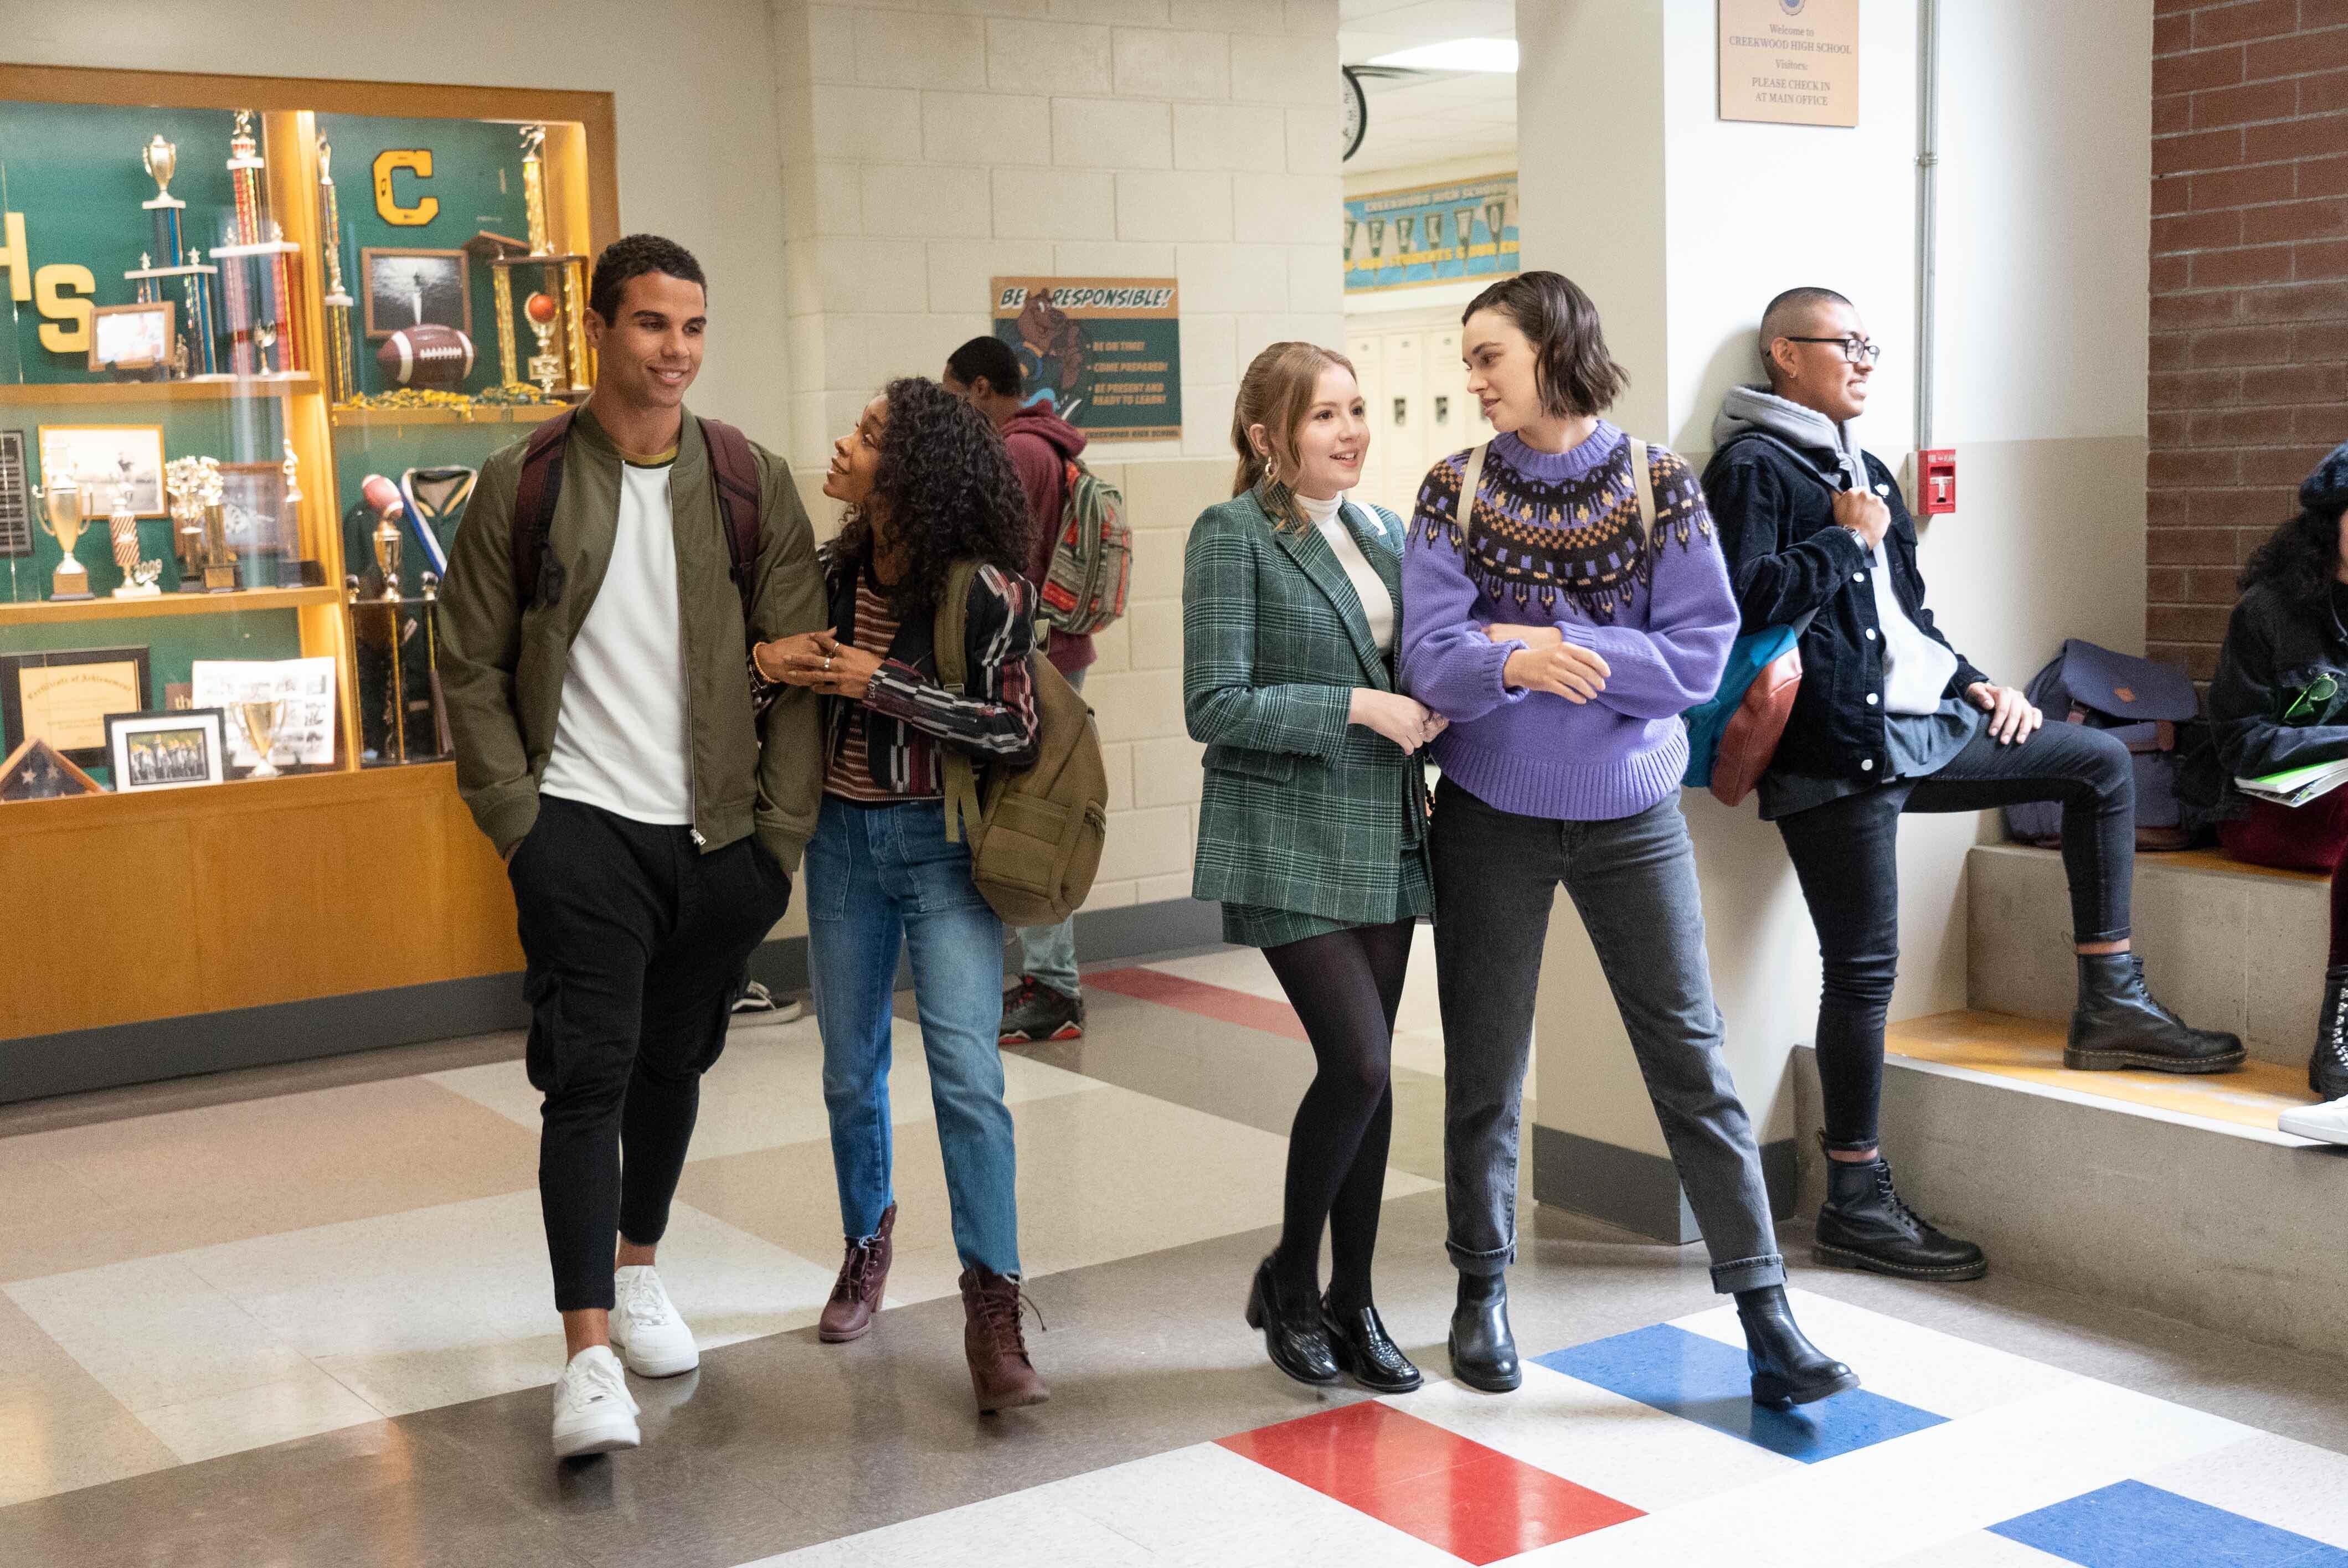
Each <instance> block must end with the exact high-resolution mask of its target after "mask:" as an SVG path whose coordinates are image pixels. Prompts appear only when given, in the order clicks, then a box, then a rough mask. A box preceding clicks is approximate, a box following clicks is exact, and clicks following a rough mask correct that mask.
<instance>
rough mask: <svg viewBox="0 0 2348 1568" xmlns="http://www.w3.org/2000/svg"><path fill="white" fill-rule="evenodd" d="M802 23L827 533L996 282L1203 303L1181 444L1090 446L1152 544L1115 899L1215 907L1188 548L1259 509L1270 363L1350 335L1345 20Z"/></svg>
mask: <svg viewBox="0 0 2348 1568" xmlns="http://www.w3.org/2000/svg"><path fill="white" fill-rule="evenodd" d="M772 5H773V11H774V17H775V48H776V57H777V61H778V74H779V77H780V86H779V90H778V100H777V108H778V114H779V117H780V119H781V122H782V124H781V130H782V138H781V141H782V151H783V161H784V168H783V171H782V191H783V211H784V228H785V236H786V239H785V247H784V254H783V256H782V257H781V259H780V266H779V269H778V270H779V272H780V274H781V282H782V287H783V292H784V295H785V299H786V301H787V307H786V308H787V311H788V316H789V330H788V334H787V339H788V365H789V376H790V382H791V396H790V409H791V431H790V452H791V458H792V462H793V465H794V467H795V469H796V470H797V472H796V474H795V477H796V478H797V479H798V482H799V488H800V493H801V495H802V497H804V498H805V499H806V501H807V503H808V508H809V510H810V512H811V513H812V514H813V515H814V516H815V518H817V523H818V529H819V532H820V533H829V531H830V528H831V527H832V526H833V524H834V522H835V512H836V508H834V507H832V505H831V503H829V501H826V500H824V499H823V498H822V497H821V496H820V494H819V484H820V474H819V470H820V469H821V467H822V466H823V464H824V462H825V461H826V459H827V457H828V456H829V446H830V442H831V440H832V438H833V437H834V436H838V435H839V434H840V433H841V432H842V431H844V430H845V429H847V428H848V426H849V425H850V424H851V423H852V422H853V419H854V416H855V413H856V411H857V410H858V409H860V408H861V407H862V406H863V405H864V403H865V401H866V399H868V398H869V397H870V395H872V393H873V391H874V390H876V389H877V388H878V387H879V386H880V384H881V383H882V382H884V381H886V380H887V379H888V378H889V377H891V376H892V375H902V374H936V373H937V372H938V370H939V369H940V368H942V365H943V364H944V363H945V356H946V355H947V354H949V353H951V352H952V351H953V349H954V347H955V346H956V345H957V344H959V343H962V342H963V339H965V338H968V337H971V336H973V335H975V334H977V333H983V332H985V331H986V330H988V309H989V305H990V300H989V296H988V289H987V283H988V280H989V279H990V278H993V277H994V276H996V275H998V274H1016V273H1056V274H1059V275H1063V276H1103V275H1106V276H1126V277H1169V276H1170V277H1173V278H1175V279H1176V280H1177V281H1178V282H1179V285H1180V289H1181V314H1182V403H1183V436H1182V441H1181V443H1180V444H1179V446H1176V445H1174V444H1172V443H1153V444H1147V445H1144V444H1123V445H1101V446H1095V447H1094V448H1093V450H1092V452H1091V453H1090V454H1089V456H1090V458H1091V461H1092V463H1093V466H1094V467H1095V468H1096V469H1097V471H1099V472H1100V473H1101V474H1102V476H1103V477H1105V478H1107V479H1108V480H1109V481H1110V482H1112V483H1114V484H1117V485H1119V486H1121V487H1123V489H1124V490H1125V494H1126V498H1127V502H1128V509H1129V513H1130V520H1131V522H1132V524H1133V526H1134V528H1135V543H1134V573H1133V583H1132V590H1131V599H1130V603H1129V606H1128V613H1127V615H1126V617H1125V619H1124V620H1120V621H1119V622H1117V624H1116V625H1115V626H1112V627H1111V628H1109V629H1108V630H1107V631H1105V632H1103V633H1102V634H1101V635H1100V636H1099V637H1098V638H1097V639H1096V647H1097V651H1098V653H1099V655H1100V658H1099V661H1098V662H1097V663H1096V664H1095V665H1094V666H1093V671H1092V674H1091V676H1090V678H1089V680H1088V682H1087V684H1086V697H1087V698H1088V699H1089V700H1090V701H1091V702H1092V703H1093V706H1094V708H1095V710H1096V712H1097V713H1098V714H1099V716H1100V726H1101V734H1102V740H1103V743H1104V746H1105V748H1106V752H1107V762H1108V773H1109V840H1108V849H1107V856H1106V857H1105V859H1104V861H1103V864H1102V867H1101V873H1100V878H1099V881H1098V883H1097V886H1096V887H1095V889H1094V893H1093V897H1092V899H1091V901H1090V903H1088V904H1087V905H1086V907H1087V908H1115V907H1122V906H1127V905H1131V904H1134V903H1137V902H1140V903H1149V902H1155V901H1157V900H1159V899H1165V898H1177V897H1187V896H1188V895H1189V886H1190V855H1191V849H1192V845H1193V842H1194V835H1195V833H1196V826H1197V819H1198V811H1197V805H1196V803H1197V800H1198V797H1199V785H1200V771H1199V753H1200V747H1199V746H1198V745H1197V744H1196V743H1193V742H1192V741H1191V740H1190V739H1189V736H1188V734H1187V733H1185V729H1184V724H1183V719H1182V696H1181V662H1182V613H1181V594H1182V548H1183V544H1184V541H1185V540H1186V539H1187V538H1188V537H1189V527H1190V524H1191V522H1192V520H1193V519H1194V518H1197V516H1198V514H1199V513H1200V510H1201V509H1203V508H1204V507H1208V506H1210V505H1212V504H1214V503H1215V502H1217V501H1220V500H1223V499H1225V498H1226V497H1228V496H1229V494H1230V487H1231V466H1232V459H1231V456H1230V438H1231V437H1230V429H1231V399H1232V397H1233V395H1234V393H1235V391H1236V387H1237V383H1238V380H1239V373H1240V371H1241V368H1242V367H1243V366H1244V365H1245V364H1247V362H1248V360H1250V359H1251V358H1252V357H1253V356H1254V355H1255V354H1256V353H1257V351H1258V350H1260V349H1262V347H1263V346H1264V344H1265V343H1270V342H1272V341H1274V340H1275V339H1276V338H1280V337H1286V336H1302V337H1307V338H1310V339H1312V340H1313V341H1315V342H1320V343H1330V344H1332V345H1335V344H1339V343H1342V342H1343V341H1344V315H1343V310H1344V296H1343V282H1342V262H1341V260H1340V256H1339V237H1338V232H1339V231H1338V218H1339V213H1340V210H1341V205H1342V195H1341V190H1340V186H1339V181H1338V178H1337V138H1338V117H1339V109H1338V96H1337V79H1338V78H1337V42H1336V38H1337V4H1336V0H1284V3H1283V0H889V3H888V4H886V5H849V4H826V3H819V0H772Z"/></svg>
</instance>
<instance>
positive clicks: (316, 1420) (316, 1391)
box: [139, 1368, 383, 1464]
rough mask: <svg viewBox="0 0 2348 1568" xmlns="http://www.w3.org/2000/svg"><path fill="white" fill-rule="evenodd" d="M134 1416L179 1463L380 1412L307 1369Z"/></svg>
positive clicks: (331, 1427) (314, 1431)
mask: <svg viewBox="0 0 2348 1568" xmlns="http://www.w3.org/2000/svg"><path fill="white" fill-rule="evenodd" d="M139 1419H140V1420H141V1421H144V1422H145V1423H146V1425H147V1430H149V1431H151V1432H153V1433H154V1434H155V1435H156V1436H157V1437H159V1438H160V1439H161V1440H163V1444H164V1446H165V1447H167V1448H169V1449H170V1450H171V1451H172V1452H173V1453H175V1454H177V1455H179V1456H180V1460H181V1462H183V1463H187V1464H193V1463H195V1462H196V1461H197V1460H208V1459H215V1458H218V1457H219V1456H220V1455H221V1454H232V1453H242V1452H243V1451H244V1450H247V1449H257V1448H265V1447H267V1446H268V1445H269V1444H271V1443H282V1442H284V1441H286V1440H289V1439H292V1438H306V1437H313V1436H314V1435H316V1434H317V1433H319V1432H331V1431H338V1430H341V1429H343V1428H344V1427H355V1426H357V1425H359V1424H360V1423H362V1422H364V1421H379V1420H381V1419H383V1414H382V1412H381V1411H379V1410H377V1409H376V1408H375V1407H374V1406H372V1405H370V1404H368V1403H367V1402H366V1400H365V1399H360V1398H359V1397H358V1396H357V1395H356V1394H355V1393H353V1392H351V1390H350V1389H346V1388H345V1387H344V1386H343V1385H342V1384H340V1383H338V1382H336V1381H335V1379H334V1378H330V1377H328V1376H327V1375H326V1374H325V1373H324V1372H322V1371H319V1370H317V1369H316V1368H311V1369H309V1371H308V1372H307V1373H306V1375H304V1376H301V1377H296V1378H288V1379H286V1380H285V1381H283V1382H277V1383H264V1384H263V1385H262V1386H261V1387H259V1388H257V1389H239V1390H237V1391H236V1392H235V1393H232V1394H215V1395H213V1396H212V1397H211V1399H191V1400H190V1401H188V1402H187V1403H186V1404H182V1405H163V1406H160V1407H158V1408H157V1409H151V1410H141V1411H139Z"/></svg>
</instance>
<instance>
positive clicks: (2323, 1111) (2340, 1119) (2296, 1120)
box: [2275, 1100, 2348, 1143]
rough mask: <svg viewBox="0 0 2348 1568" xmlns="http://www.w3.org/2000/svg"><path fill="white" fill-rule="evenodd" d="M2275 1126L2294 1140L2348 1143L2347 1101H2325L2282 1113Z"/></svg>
mask: <svg viewBox="0 0 2348 1568" xmlns="http://www.w3.org/2000/svg"><path fill="white" fill-rule="evenodd" d="M2275 1124H2276V1125H2277V1126H2279V1127H2281V1129H2282V1130H2283V1131H2284V1132H2288V1133H2290V1134H2291V1136H2292V1137H2294V1138H2312V1139H2314V1140H2315V1141H2316V1142H2317V1143H2348V1100H2327V1101H2325V1102H2323V1103H2322V1104H2321V1105H2302V1106H2298V1107H2295V1108H2294V1109H2292V1110H2289V1111H2286V1112H2283V1113H2282V1114H2281V1116H2279V1117H2277V1118H2276V1119H2275Z"/></svg>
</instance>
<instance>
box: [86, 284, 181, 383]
mask: <svg viewBox="0 0 2348 1568" xmlns="http://www.w3.org/2000/svg"><path fill="white" fill-rule="evenodd" d="M173 304H174V302H173V301H170V300H156V301H154V302H150V303H147V304H137V305H100V306H98V308H97V310H95V311H94V312H92V313H91V315H90V323H89V368H90V369H92V370H161V369H168V368H169V367H170V363H171V348H172V344H173V343H175V342H176V341H177V334H176V333H173V331H172V330H171V329H172V327H173V325H174V318H173V316H172V313H171V312H172V307H173Z"/></svg>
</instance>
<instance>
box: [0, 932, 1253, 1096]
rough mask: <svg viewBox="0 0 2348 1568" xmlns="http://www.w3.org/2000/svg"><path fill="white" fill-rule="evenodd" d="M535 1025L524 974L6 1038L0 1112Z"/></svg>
mask: <svg viewBox="0 0 2348 1568" xmlns="http://www.w3.org/2000/svg"><path fill="white" fill-rule="evenodd" d="M1221 939H1222V917H1221V913H1220V906H1218V905H1214V904H1202V903H1200V902H1199V901H1198V900H1196V899H1191V898H1179V899H1169V900H1167V901H1165V902H1163V903H1158V904H1138V905H1130V906H1128V907H1125V908H1122V909H1097V910H1093V911H1091V912H1090V913H1088V914H1083V915H1078V916H1077V917H1076V953H1077V955H1078V957H1079V958H1082V959H1083V960H1084V961H1085V962H1086V963H1093V962H1097V961H1102V960H1107V959H1114V958H1139V957H1142V956H1144V955H1147V954H1150V953H1164V952H1169V951H1172V950H1173V949H1175V948H1198V947H1210V946H1212V945H1214V944H1216V943H1218V942H1220V940H1221ZM750 976H751V978H752V979H756V980H758V981H761V982H763V983H764V984H765V985H766V986H767V987H768V988H769V989H774V990H778V991H798V990H804V989H807V983H808V981H807V938H804V937H792V938H787V939H785V940H783V941H779V942H768V943H767V944H765V945H764V946H763V947H761V948H759V949H758V950H757V953H755V954H753V955H752V956H751V959H750ZM898 977H899V983H900V984H906V983H910V979H911V977H910V975H909V974H908V973H907V972H906V971H905V969H904V968H903V967H902V965H900V968H899V971H898ZM529 1022H530V1009H528V1008H527V1007H525V1006H523V1005H522V998H521V977H520V975H518V974H508V975H482V976H479V977H477V978H475V979H464V980H440V981H435V982H434V983H432V984H429V985H420V986H400V987H396V988H395V989H389V990H379V991H360V992H355V993H354V994H351V995H348V996H338V997H317V998H314V999H310V1000H307V1001H298V1002H279V1003H276V1004H273V1005H272V1006H269V1007H256V1008H237V1009H231V1010H229V1011H224V1012H207V1013H191V1014H189V1015H187V1016H184V1017H180V1018H165V1019H153V1020H148V1021H147V1022H144V1023H124V1024H109V1025H108V1026H107V1027H105V1028H102V1029H85V1030H70V1031H68V1032H67V1033H63V1034H37V1035H23V1036H19V1037H18V1038H16V1039H15V1040H0V1105H6V1104H14V1103H15V1102H18V1101H23V1100H45V1099H48V1098H50V1097H51V1096H54V1095H59V1094H79V1093H82V1092H84V1091H88V1090H93V1089H118V1088H121V1087H123V1086H124V1085H126V1084H133V1083H155V1082H160V1081H162V1080H164V1079H168V1078H184V1077H188V1076H190V1075H191V1074H194V1073H202V1072H224V1071H232V1070H234V1069H237V1068H245V1067H269V1066H274V1065H276V1064H278V1063H280V1062H287V1061H312V1060H314V1059H316V1058H318V1057H324V1056H342V1055H345V1054H346V1053H349V1052H352V1051H360V1050H382V1049H383V1048H385V1047H386V1046H399V1045H415V1044H417V1043H419V1042H421V1041H425V1040H458V1039H462V1038H464V1037H465V1036H468V1035H476V1034H494V1033H496V1032H498V1031H499V1030H511V1029H522V1028H525V1027H527V1026H528V1025H529Z"/></svg>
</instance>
